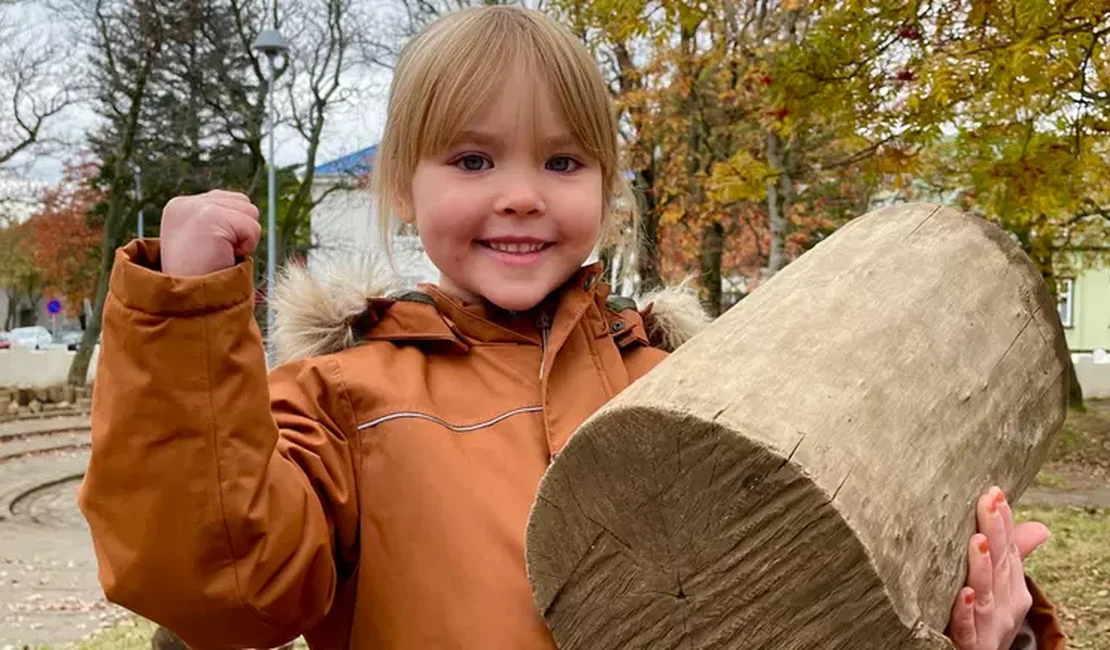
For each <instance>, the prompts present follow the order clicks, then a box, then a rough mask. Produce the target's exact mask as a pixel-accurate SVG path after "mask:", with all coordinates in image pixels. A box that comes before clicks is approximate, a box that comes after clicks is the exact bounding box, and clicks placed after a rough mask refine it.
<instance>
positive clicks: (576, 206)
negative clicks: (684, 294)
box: [401, 73, 605, 311]
mask: <svg viewBox="0 0 1110 650" xmlns="http://www.w3.org/2000/svg"><path fill="white" fill-rule="evenodd" d="M411 188H412V189H411V192H412V193H411V202H410V203H409V205H407V206H402V208H401V213H402V215H403V216H404V217H405V218H406V220H414V221H415V223H416V226H417V230H418V232H419V233H420V239H421V242H422V243H423V244H424V249H425V251H426V252H427V254H428V257H429V258H430V259H431V260H432V262H433V263H434V264H435V265H436V267H437V268H438V269H439V270H440V273H441V276H440V286H441V288H442V289H443V290H444V291H447V292H448V293H451V294H454V295H455V296H457V297H459V298H461V299H463V300H465V301H469V302H475V301H477V300H478V299H479V298H484V299H486V300H488V301H489V302H491V303H493V304H495V305H497V306H498V307H501V308H502V309H507V310H511V311H524V310H527V309H531V308H532V307H534V306H536V305H537V304H539V303H540V302H541V301H542V300H543V299H544V297H546V296H547V295H548V294H549V293H551V292H552V291H553V290H555V289H556V288H558V287H559V286H560V285H561V284H563V283H564V282H566V280H567V279H568V278H570V276H571V275H573V274H574V272H575V271H576V270H577V269H578V268H579V267H580V266H581V265H582V264H583V262H585V260H586V258H587V257H588V256H589V255H590V252H591V251H592V250H593V248H594V246H595V244H596V243H597V241H598V237H599V234H600V229H601V224H602V213H603V210H604V194H605V191H604V182H603V172H602V169H601V167H600V165H599V163H598V161H597V160H596V159H594V158H593V157H592V156H590V155H589V154H588V153H587V151H586V150H585V149H584V148H583V147H582V146H581V145H580V144H579V143H578V142H577V141H576V139H575V137H574V136H573V134H572V129H571V127H570V125H569V124H568V123H567V121H566V118H565V117H564V115H563V113H562V111H561V110H560V108H559V106H558V104H557V102H556V100H555V98H554V97H553V96H552V95H551V93H550V92H548V90H547V89H546V87H545V85H544V84H542V83H541V82H539V81H537V80H535V79H534V78H532V79H527V78H526V75H524V74H522V73H518V74H516V75H514V76H513V77H511V78H510V80H509V81H507V82H506V83H504V85H503V86H502V88H501V90H500V92H498V93H496V94H495V95H494V96H493V97H492V99H491V100H490V101H488V102H487V104H486V105H485V106H483V107H482V108H481V109H479V110H478V111H476V112H475V114H474V116H473V117H472V118H471V119H470V120H469V121H468V122H467V123H466V124H465V125H464V126H463V128H462V129H461V130H459V132H458V133H457V134H456V136H455V138H454V141H453V142H452V143H451V144H450V146H448V147H447V148H446V150H444V151H443V152H441V153H438V154H435V155H430V156H426V157H424V158H422V159H420V161H419V162H418V163H417V165H416V170H415V172H414V174H413V177H412V185H411Z"/></svg>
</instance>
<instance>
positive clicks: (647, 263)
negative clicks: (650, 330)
mask: <svg viewBox="0 0 1110 650" xmlns="http://www.w3.org/2000/svg"><path fill="white" fill-rule="evenodd" d="M636 183H637V185H638V189H639V190H640V191H639V192H637V194H638V196H639V197H642V200H643V203H642V205H641V207H642V208H643V210H642V212H641V217H640V237H639V242H638V244H639V250H638V251H637V253H636V271H637V275H639V279H640V286H639V292H640V293H641V294H644V293H647V292H649V291H654V290H655V289H659V288H661V287H662V286H663V275H662V273H660V271H659V212H658V209H657V206H656V201H655V195H654V193H653V192H652V191H651V188H652V186H653V184H654V175H653V174H652V173H651V170H643V171H641V172H640V173H638V174H636ZM638 200H639V199H638Z"/></svg>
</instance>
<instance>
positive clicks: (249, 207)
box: [204, 199, 258, 219]
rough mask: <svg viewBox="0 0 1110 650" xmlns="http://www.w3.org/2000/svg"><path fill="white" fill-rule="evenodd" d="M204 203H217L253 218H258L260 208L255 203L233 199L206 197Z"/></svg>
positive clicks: (209, 204) (210, 204) (226, 208)
mask: <svg viewBox="0 0 1110 650" xmlns="http://www.w3.org/2000/svg"><path fill="white" fill-rule="evenodd" d="M204 205H208V206H212V205H216V206H219V207H221V208H223V209H225V210H231V211H232V212H237V213H239V214H242V215H246V216H248V217H250V218H251V219H258V208H257V207H255V205H254V204H253V203H243V202H242V201H232V200H231V199H205V201H204Z"/></svg>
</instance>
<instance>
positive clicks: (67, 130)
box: [0, 2, 389, 181]
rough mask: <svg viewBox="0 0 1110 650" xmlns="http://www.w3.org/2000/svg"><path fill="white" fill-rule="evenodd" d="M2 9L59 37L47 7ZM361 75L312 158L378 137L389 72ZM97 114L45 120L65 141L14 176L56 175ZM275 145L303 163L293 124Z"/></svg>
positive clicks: (16, 163)
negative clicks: (358, 92)
mask: <svg viewBox="0 0 1110 650" xmlns="http://www.w3.org/2000/svg"><path fill="white" fill-rule="evenodd" d="M0 11H4V12H5V13H6V14H7V15H8V16H9V17H14V21H15V23H16V24H17V25H18V29H19V31H20V33H22V34H28V33H35V32H38V33H41V34H43V35H49V37H50V38H58V36H59V34H58V31H57V30H58V26H57V25H56V24H50V23H49V21H48V20H47V16H46V15H45V12H44V11H42V10H41V9H40V8H39V7H36V6H35V4H34V3H33V2H28V3H23V4H19V5H16V6H15V7H6V8H4V9H2V10H0ZM74 67H75V66H72V67H71V68H70V69H71V70H72V69H73V68H74ZM362 74H364V75H369V76H370V77H371V80H372V83H371V84H370V85H371V86H372V89H371V90H370V91H369V92H367V93H365V94H364V96H362V97H357V98H354V99H353V100H352V101H351V103H350V105H346V106H342V107H339V109H338V110H337V111H336V112H335V113H334V114H333V115H331V116H330V117H329V118H328V122H327V123H326V125H325V131H324V135H323V137H322V139H321V143H320V148H319V151H318V153H317V157H316V160H317V164H320V163H324V162H327V161H328V160H331V159H333V158H337V157H339V156H342V155H345V154H347V153H350V152H352V151H357V150H359V149H363V148H365V147H368V146H370V145H373V144H375V143H377V141H378V139H379V138H380V136H381V131H382V127H383V125H384V122H385V96H386V87H387V85H388V83H389V74H388V72H386V71H384V70H380V69H379V70H374V71H370V72H363V73H362ZM97 119H98V118H97V116H96V115H95V114H94V113H93V112H92V110H91V108H90V107H88V106H81V105H78V106H73V107H71V108H69V109H68V110H67V112H66V114H65V115H62V116H59V118H58V119H55V120H54V121H53V123H52V124H50V125H49V135H50V136H51V137H54V138H57V139H60V140H61V141H63V143H64V144H59V145H57V146H54V147H52V150H51V151H49V152H47V153H45V154H42V153H40V154H39V155H36V156H34V157H32V156H26V155H24V156H21V157H19V158H17V159H16V160H13V161H10V163H9V165H8V167H9V171H11V172H13V173H14V175H15V176H17V177H23V178H30V179H35V180H44V181H55V180H57V179H59V178H60V177H61V174H62V168H63V166H64V164H65V162H66V161H67V160H74V159H76V158H78V157H79V156H80V153H81V145H82V143H83V141H84V135H85V134H86V133H88V132H89V131H90V130H92V129H93V128H94V127H95V125H96V123H97ZM264 146H265V145H264ZM275 146H276V149H277V151H276V156H275V157H276V158H277V162H278V165H288V164H294V163H298V162H303V160H304V154H305V143H304V141H303V140H302V139H301V138H300V137H299V135H298V134H296V132H295V131H293V130H292V129H289V128H282V127H280V126H279V128H278V129H277V131H276V142H275Z"/></svg>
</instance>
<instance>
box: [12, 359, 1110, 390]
mask: <svg viewBox="0 0 1110 650" xmlns="http://www.w3.org/2000/svg"><path fill="white" fill-rule="evenodd" d="M99 352H100V346H97V347H96V349H95V350H93V357H92V361H91V362H90V363H89V373H88V375H87V377H86V381H87V383H92V380H93V378H94V376H95V374H96V360H97V355H98V353H99ZM1099 352H1100V351H1096V352H1095V353H1094V354H1090V353H1087V354H1073V355H1072V361H1073V362H1074V363H1075V374H1076V375H1077V376H1078V377H1079V384H1080V386H1082V387H1083V396H1084V397H1085V398H1087V399H1110V354H1107V353H1105V352H1102V353H1101V354H1100V353H1099ZM75 354H76V352H71V351H69V350H66V349H65V348H62V347H52V348H49V349H47V350H28V349H26V348H22V347H19V346H12V349H10V350H0V387H3V386H11V387H16V386H28V387H31V388H39V387H46V386H54V385H57V384H63V383H65V382H66V380H67V379H68V377H69V367H70V365H71V364H72V363H73V356H74V355H75Z"/></svg>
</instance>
